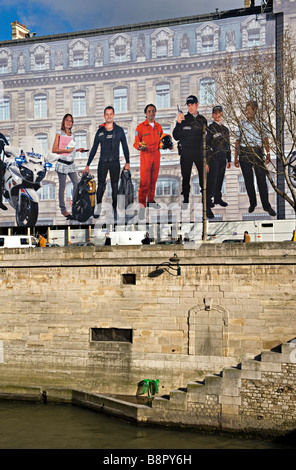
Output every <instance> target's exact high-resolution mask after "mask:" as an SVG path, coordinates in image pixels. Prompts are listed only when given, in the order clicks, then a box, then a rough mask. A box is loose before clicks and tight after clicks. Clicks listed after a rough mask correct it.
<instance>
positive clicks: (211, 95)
mask: <svg viewBox="0 0 296 470" xmlns="http://www.w3.org/2000/svg"><path fill="white" fill-rule="evenodd" d="M214 102H215V81H214V80H213V79H212V78H205V79H203V80H201V81H200V104H201V105H212V104H213V103H214Z"/></svg>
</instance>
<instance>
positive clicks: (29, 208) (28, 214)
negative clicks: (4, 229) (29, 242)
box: [15, 196, 38, 227]
mask: <svg viewBox="0 0 296 470" xmlns="http://www.w3.org/2000/svg"><path fill="white" fill-rule="evenodd" d="M15 215H16V223H17V225H18V226H19V227H34V226H35V225H36V222H37V218H38V203H37V202H34V201H31V199H29V198H28V197H24V196H22V197H19V198H18V201H17V206H16V214H15Z"/></svg>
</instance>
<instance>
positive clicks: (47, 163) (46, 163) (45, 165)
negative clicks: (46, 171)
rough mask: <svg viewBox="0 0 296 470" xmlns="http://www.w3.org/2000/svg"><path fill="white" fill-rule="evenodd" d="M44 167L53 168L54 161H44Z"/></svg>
mask: <svg viewBox="0 0 296 470" xmlns="http://www.w3.org/2000/svg"><path fill="white" fill-rule="evenodd" d="M44 168H52V163H49V162H45V163H44Z"/></svg>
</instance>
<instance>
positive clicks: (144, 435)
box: [0, 401, 291, 450]
mask: <svg viewBox="0 0 296 470" xmlns="http://www.w3.org/2000/svg"><path fill="white" fill-rule="evenodd" d="M280 448H282V449H283V448H288V447H286V446H281V445H276V444H275V443H273V442H267V441H260V440H245V439H237V438H231V437H225V436H224V437H220V436H212V435H211V436H209V435H203V434H198V433H194V432H187V431H175V430H167V429H160V428H150V427H149V428H147V427H138V426H135V425H132V424H128V423H124V422H121V421H118V420H116V419H114V418H110V417H108V416H106V415H103V414H101V413H96V412H94V411H91V410H88V409H83V408H78V407H75V406H71V405H49V404H36V403H34V404H31V403H19V402H10V401H7V402H6V401H2V402H1V401H0V449H96V450H98V449H280ZM290 448H291V447H290Z"/></svg>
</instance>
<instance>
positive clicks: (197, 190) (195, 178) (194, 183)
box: [192, 175, 201, 196]
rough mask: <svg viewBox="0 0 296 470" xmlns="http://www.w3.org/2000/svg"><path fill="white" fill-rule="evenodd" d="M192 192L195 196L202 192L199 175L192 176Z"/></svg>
mask: <svg viewBox="0 0 296 470" xmlns="http://www.w3.org/2000/svg"><path fill="white" fill-rule="evenodd" d="M192 194H193V196H199V195H200V194H201V191H200V184H199V177H198V175H195V176H193V178H192Z"/></svg>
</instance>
